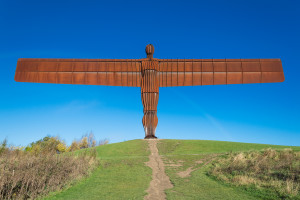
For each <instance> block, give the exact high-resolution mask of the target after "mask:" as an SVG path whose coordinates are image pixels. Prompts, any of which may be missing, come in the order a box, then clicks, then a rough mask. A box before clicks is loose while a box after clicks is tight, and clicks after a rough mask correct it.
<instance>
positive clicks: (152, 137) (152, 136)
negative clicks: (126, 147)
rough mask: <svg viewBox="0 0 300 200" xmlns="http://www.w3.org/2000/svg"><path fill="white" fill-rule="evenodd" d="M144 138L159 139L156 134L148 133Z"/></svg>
mask: <svg viewBox="0 0 300 200" xmlns="http://www.w3.org/2000/svg"><path fill="white" fill-rule="evenodd" d="M144 139H157V137H156V136H154V135H147V136H146V137H145V138H144Z"/></svg>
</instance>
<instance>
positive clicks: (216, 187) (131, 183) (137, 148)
mask: <svg viewBox="0 0 300 200" xmlns="http://www.w3.org/2000/svg"><path fill="white" fill-rule="evenodd" d="M268 147H272V148H276V149H282V148H287V147H286V146H275V145H263V144H247V143H235V142H219V141H201V140H161V141H160V143H159V144H158V148H159V153H160V154H161V155H163V156H164V159H165V160H166V162H168V161H173V162H174V163H178V161H183V162H181V163H182V165H183V166H181V167H166V172H167V174H168V176H169V177H170V179H171V181H172V183H173V184H174V188H172V189H170V190H168V191H167V192H166V193H167V197H168V199H243V200H247V199H257V197H255V196H253V195H251V194H250V193H249V192H245V191H244V190H242V189H239V188H235V187H230V186H228V185H225V184H221V183H220V182H218V181H215V180H213V179H211V178H210V177H208V176H207V175H206V170H207V166H204V167H201V166H202V165H203V164H195V162H196V161H199V160H201V159H204V161H205V158H207V157H209V156H211V155H213V154H215V153H224V152H229V151H247V150H252V149H253V150H260V149H264V148H268ZM292 148H293V149H295V150H299V151H300V147H292ZM97 151H98V156H99V158H100V160H101V166H100V167H99V169H97V170H96V171H95V172H93V173H92V174H91V176H90V177H88V178H86V179H84V180H82V181H79V182H78V183H77V184H75V185H74V186H71V187H69V188H68V189H66V190H64V191H62V192H56V193H53V194H52V195H50V196H49V197H47V198H45V199H47V200H49V199H51V200H52V199H55V200H56V199H143V197H144V196H145V195H146V192H145V190H146V189H147V188H148V186H149V183H150V181H151V174H152V171H151V169H150V168H148V167H146V166H145V165H144V162H146V161H148V155H149V151H148V145H147V142H146V141H144V140H133V141H127V142H122V143H116V144H109V145H104V146H101V147H98V149H97ZM188 167H193V168H197V170H195V171H194V172H192V173H191V176H190V177H187V178H180V177H179V176H178V175H177V173H178V172H179V171H183V170H185V169H187V168H188ZM198 168H199V169H198Z"/></svg>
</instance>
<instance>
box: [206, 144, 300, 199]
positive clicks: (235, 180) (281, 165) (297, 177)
mask: <svg viewBox="0 0 300 200" xmlns="http://www.w3.org/2000/svg"><path fill="white" fill-rule="evenodd" d="M210 174H211V175H213V176H215V177H217V178H218V179H220V180H222V181H225V182H228V183H232V184H235V185H243V186H251V187H255V188H256V189H260V190H261V189H266V190H268V191H272V192H273V193H274V194H276V196H277V197H278V198H283V199H284V198H295V197H296V198H298V197H299V195H300V193H299V190H300V152H295V151H293V150H291V149H284V150H273V149H270V148H269V149H266V150H264V151H262V152H259V151H252V152H244V153H235V154H228V155H226V156H224V157H222V158H219V159H218V160H217V161H216V162H215V163H214V164H213V167H212V169H211V171H210Z"/></svg>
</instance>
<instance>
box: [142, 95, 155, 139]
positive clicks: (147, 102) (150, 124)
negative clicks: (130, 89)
mask: <svg viewBox="0 0 300 200" xmlns="http://www.w3.org/2000/svg"><path fill="white" fill-rule="evenodd" d="M142 102H143V106H144V117H143V120H142V122H143V126H144V130H145V139H149V138H156V136H155V130H156V127H157V124H158V118H157V103H158V93H142Z"/></svg>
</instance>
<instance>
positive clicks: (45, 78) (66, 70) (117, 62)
mask: <svg viewBox="0 0 300 200" xmlns="http://www.w3.org/2000/svg"><path fill="white" fill-rule="evenodd" d="M15 80H16V81H18V82H34V83H58V84H83V85H110V86H132V87H140V84H141V60H134V59H24V58H23V59H19V60H18V64H17V69H16V73H15Z"/></svg>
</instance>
